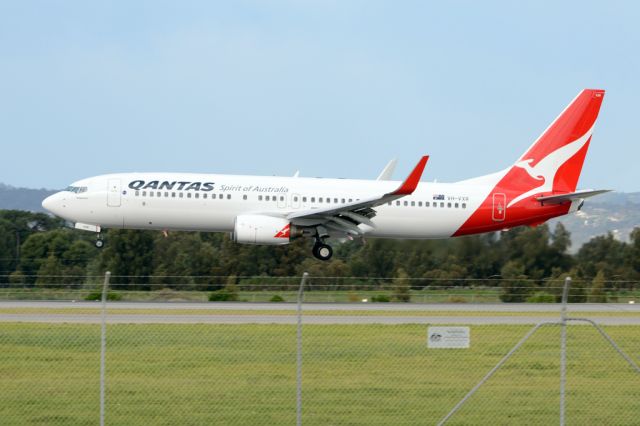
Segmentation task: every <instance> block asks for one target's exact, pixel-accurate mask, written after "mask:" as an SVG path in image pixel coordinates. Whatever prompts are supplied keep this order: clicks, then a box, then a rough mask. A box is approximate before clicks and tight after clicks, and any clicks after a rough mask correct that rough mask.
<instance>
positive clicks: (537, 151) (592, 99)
mask: <svg viewBox="0 0 640 426" xmlns="http://www.w3.org/2000/svg"><path fill="white" fill-rule="evenodd" d="M603 98H604V90H593V89H585V90H583V91H582V92H581V93H580V94H579V95H578V96H577V97H576V98H575V99H574V100H573V102H571V104H569V106H568V107H567V108H566V109H565V110H564V111H563V112H562V113H561V114H560V115H559V116H558V118H556V119H555V121H554V122H553V123H551V125H550V126H549V127H548V128H547V129H546V130H545V131H544V132H543V133H542V135H541V136H540V137H539V138H538V139H537V140H536V141H535V142H534V143H533V145H532V146H531V147H530V148H529V149H528V150H527V151H526V153H525V154H524V155H523V156H522V157H520V159H519V160H518V161H517V162H516V163H515V164H514V166H513V169H512V170H511V172H509V173H508V174H507V176H506V178H507V179H505V180H506V182H503V185H505V186H507V187H509V189H514V190H516V192H520V194H517V195H516V196H515V197H514V198H513V199H511V200H510V202H509V206H512V205H514V204H515V203H517V202H518V201H520V200H523V199H525V198H528V197H530V196H531V195H534V194H536V193H564V192H573V191H575V189H576V186H577V185H578V178H579V177H580V172H581V171H582V164H583V163H584V158H585V156H586V154H587V150H588V149H589V142H590V141H591V133H592V131H593V125H594V124H595V122H596V118H598V112H599V111H600V105H601V104H602V99H603ZM517 168H520V169H523V170H524V171H526V172H527V173H526V174H524V173H518V172H516V170H517ZM514 195H515V194H514Z"/></svg>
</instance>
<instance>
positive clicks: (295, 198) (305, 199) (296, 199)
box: [293, 197, 307, 202]
mask: <svg viewBox="0 0 640 426" xmlns="http://www.w3.org/2000/svg"><path fill="white" fill-rule="evenodd" d="M303 200H304V201H307V197H304V198H303ZM293 201H296V202H297V201H298V197H293Z"/></svg>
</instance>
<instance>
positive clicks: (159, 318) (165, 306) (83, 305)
mask: <svg viewBox="0 0 640 426" xmlns="http://www.w3.org/2000/svg"><path fill="white" fill-rule="evenodd" d="M99 306H100V303H96V302H75V303H74V302H41V301H28V302H27V301H17V302H13V301H11V302H9V301H6V302H0V309H8V308H23V309H24V308H30V309H36V310H37V309H70V310H71V311H72V310H73V309H87V308H96V307H99ZM108 308H109V310H110V313H109V314H108V315H107V322H108V323H110V324H295V323H296V321H297V319H296V316H295V315H294V312H291V315H272V314H269V313H264V314H261V313H260V311H266V310H271V311H273V310H291V311H294V310H295V309H296V305H295V304H290V303H282V304H274V303H131V302H111V303H108ZM118 309H135V310H145V309H161V310H165V311H171V310H172V309H174V310H175V309H180V310H214V311H218V312H216V313H212V314H202V313H197V314H170V313H167V314H161V315H158V314H155V313H154V314H129V313H125V314H118V313H113V312H114V311H117V310H118ZM220 310H234V311H238V310H243V311H245V310H246V311H255V313H247V314H245V313H243V314H241V315H238V314H220V313H219V311H220ZM304 310H306V311H351V312H353V315H308V314H307V315H304V316H303V323H304V324H343V325H346V324H387V325H394V324H468V325H482V324H538V323H540V322H555V321H558V320H559V315H558V317H557V318H554V316H549V315H548V314H546V315H536V313H548V312H558V313H559V312H560V306H559V305H555V304H549V305H545V304H476V305H471V304H464V305H462V304H437V305H436V304H433V305H427V304H424V305H422V304H390V303H389V304H387V303H385V304H379V305H373V304H326V303H317V304H316V303H307V304H304V306H303V311H304ZM567 310H568V312H569V314H570V315H571V316H572V317H589V312H607V315H606V316H597V317H594V320H595V321H596V322H597V323H599V324H602V325H640V305H628V304H573V305H569V306H568V309H567ZM358 311H360V312H362V311H369V312H368V313H367V315H358ZM372 311H373V312H375V311H398V315H375V314H373V315H372V314H371V312H372ZM430 311H431V312H434V313H435V312H442V311H450V312H456V313H455V314H451V315H444V316H443V315H434V316H429V315H425V313H427V312H430ZM412 312H420V313H421V315H420V316H416V315H411V313H412ZM458 312H459V313H458ZM465 312H476V313H477V312H487V314H486V315H481V316H478V315H477V314H476V315H475V316H471V315H465ZM491 312H498V313H501V315H491ZM525 312H526V313H527V314H525V315H523V314H522V313H525ZM627 312H631V313H638V315H637V316H636V315H628V314H625V315H626V316H616V315H615V313H627ZM504 313H514V314H517V315H513V316H509V315H505V314H504ZM0 322H30V323H34V322H35V323H80V324H98V323H100V322H101V316H100V313H99V311H96V313H95V314H87V313H78V314H74V313H63V314H52V313H44V312H43V313H38V312H29V313H0ZM576 323H577V324H583V323H582V322H576ZM585 324H586V323H585Z"/></svg>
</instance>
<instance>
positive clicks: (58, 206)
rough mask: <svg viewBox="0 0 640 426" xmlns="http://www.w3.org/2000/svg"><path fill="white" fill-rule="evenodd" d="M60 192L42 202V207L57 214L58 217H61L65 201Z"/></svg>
mask: <svg viewBox="0 0 640 426" xmlns="http://www.w3.org/2000/svg"><path fill="white" fill-rule="evenodd" d="M62 198H63V197H62V195H61V194H60V192H56V193H55V194H53V195H49V196H48V197H47V198H45V199H44V200H42V207H43V208H44V209H45V210H47V211H50V212H51V213H53V214H55V215H56V216H61V213H62V211H61V210H62V207H63V201H64V200H63V199H62Z"/></svg>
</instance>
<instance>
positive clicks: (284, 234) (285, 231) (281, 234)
mask: <svg viewBox="0 0 640 426" xmlns="http://www.w3.org/2000/svg"><path fill="white" fill-rule="evenodd" d="M290 236H291V224H290V223H289V224H287V226H285V227H284V228H282V229H281V230H279V231H278V232H277V233H276V235H274V236H273V238H289V237H290Z"/></svg>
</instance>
